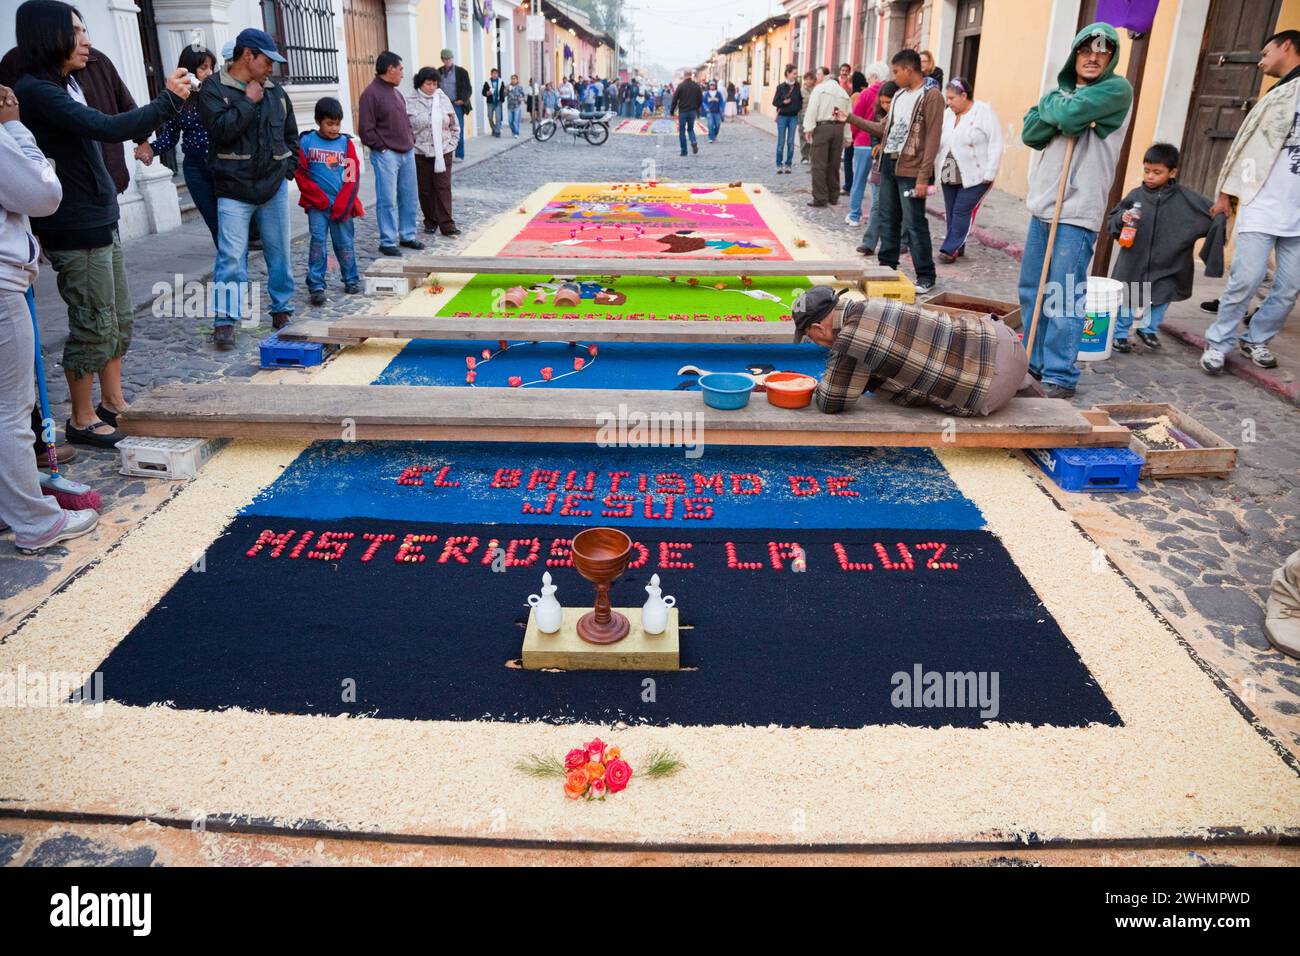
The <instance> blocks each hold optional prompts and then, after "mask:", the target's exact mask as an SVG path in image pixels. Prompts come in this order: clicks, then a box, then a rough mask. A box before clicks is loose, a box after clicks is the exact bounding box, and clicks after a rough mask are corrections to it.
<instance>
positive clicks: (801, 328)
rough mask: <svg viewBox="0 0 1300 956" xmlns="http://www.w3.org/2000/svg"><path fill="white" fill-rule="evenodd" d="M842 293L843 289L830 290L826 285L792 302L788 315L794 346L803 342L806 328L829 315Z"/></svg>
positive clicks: (811, 290) (817, 286) (809, 291)
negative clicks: (791, 325)
mask: <svg viewBox="0 0 1300 956" xmlns="http://www.w3.org/2000/svg"><path fill="white" fill-rule="evenodd" d="M844 292H845V290H844V289H832V288H831V287H830V286H828V285H815V286H813V287H812V288H811V289H809V290H808V291H807V292H805V293H803V294H802V295H801V296H799V298H797V299H795V300H794V306H793V307H792V308H791V309H790V315H791V318H793V319H794V342H795V344H796V345H798V344H799V343H800V342H802V341H803V337H804V335H805V333H807V331H808V326H810V325H812V324H813V323H814V322H820V321H821V320H822V319H824V318H826V316H828V315H830V314H831V309H833V308H835V303H836V302H838V301H839V298H840V296H842V295H843V294H844Z"/></svg>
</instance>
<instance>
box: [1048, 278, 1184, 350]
mask: <svg viewBox="0 0 1300 956" xmlns="http://www.w3.org/2000/svg"><path fill="white" fill-rule="evenodd" d="M1039 268H1042V267H1041V266H1040V267H1039ZM1146 309H1147V324H1146V327H1145V328H1144V329H1143V330H1142V331H1144V332H1154V331H1156V330H1157V329H1158V328H1160V323H1161V322H1163V321H1164V320H1165V312H1167V311H1168V310H1169V303H1168V302H1164V303H1161V304H1160V305H1148V306H1147V307H1146ZM1135 318H1136V316H1135V315H1134V314H1133V310H1132V309H1130V308H1128V307H1127V306H1126V307H1125V308H1122V309H1120V310H1119V315H1117V316H1116V317H1115V341H1117V342H1118V341H1120V340H1122V339H1126V338H1128V333H1129V330H1130V329H1132V328H1133V320H1134V319H1135Z"/></svg>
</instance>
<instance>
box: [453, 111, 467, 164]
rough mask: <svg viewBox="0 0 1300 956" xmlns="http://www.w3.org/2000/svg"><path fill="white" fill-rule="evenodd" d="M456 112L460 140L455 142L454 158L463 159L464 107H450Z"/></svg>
mask: <svg viewBox="0 0 1300 956" xmlns="http://www.w3.org/2000/svg"><path fill="white" fill-rule="evenodd" d="M452 109H453V110H455V111H456V126H457V128H458V129H459V130H460V138H459V139H458V140H456V158H457V159H464V158H465V107H463V106H455V105H453V106H452Z"/></svg>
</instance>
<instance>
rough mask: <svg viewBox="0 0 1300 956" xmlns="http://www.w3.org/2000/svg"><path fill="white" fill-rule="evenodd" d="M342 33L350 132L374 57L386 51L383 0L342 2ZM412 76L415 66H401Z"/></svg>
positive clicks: (373, 68) (385, 19) (373, 66)
mask: <svg viewBox="0 0 1300 956" xmlns="http://www.w3.org/2000/svg"><path fill="white" fill-rule="evenodd" d="M343 33H344V37H345V38H346V42H347V51H348V87H349V92H350V94H351V99H352V129H353V130H355V129H356V128H357V104H358V103H359V102H360V100H361V94H362V92H363V91H364V90H365V88H366V87H367V86H369V85H370V82H371V81H372V80H373V79H374V78H375V57H377V56H379V54H381V53H383V52H384V51H385V50H387V49H388V20H387V17H386V16H385V13H384V0H343ZM405 66H406V70H407V75H408V76H414V73H415V70H417V69H419V67H418V65H417V64H414V63H407V64H405Z"/></svg>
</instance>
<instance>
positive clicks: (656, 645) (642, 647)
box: [524, 607, 680, 671]
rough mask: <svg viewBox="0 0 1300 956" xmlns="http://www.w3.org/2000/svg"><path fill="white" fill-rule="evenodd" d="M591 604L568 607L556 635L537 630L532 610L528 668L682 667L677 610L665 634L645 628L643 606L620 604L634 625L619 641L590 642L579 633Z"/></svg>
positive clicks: (527, 641) (526, 651)
mask: <svg viewBox="0 0 1300 956" xmlns="http://www.w3.org/2000/svg"><path fill="white" fill-rule="evenodd" d="M590 610H591V608H589V607H566V608H565V609H564V623H563V624H562V625H561V626H560V629H559V630H558V631H556V632H555V633H554V634H543V633H542V632H541V631H539V630H538V629H537V612H536V611H530V612H529V613H528V630H527V631H525V632H524V668H525V669H526V670H530V671H536V670H542V669H543V668H558V669H560V670H568V671H675V670H678V669H679V667H680V663H679V641H678V626H677V609H676V608H673V609H672V610H670V611H669V612H668V626H667V627H666V628H664V632H663V633H662V634H655V635H653V636H652V635H650V634H647V633H645V632H644V631H642V630H641V609H640V608H639V607H616V608H614V610H615V611H618V612H620V613H621V614H623V616H625V617H626V618H627V620H628V623H629V624H630V625H631V626H632V627H631V630H630V631H628V635H627V637H625V638H623V640H621V641H619V642H618V643H616V644H588V643H587V642H586V641H584V640H583V639H582V638H580V637H579V636H578V618H580V617H582V615H584V614H586V613H587V612H588V611H590Z"/></svg>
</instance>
